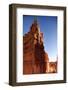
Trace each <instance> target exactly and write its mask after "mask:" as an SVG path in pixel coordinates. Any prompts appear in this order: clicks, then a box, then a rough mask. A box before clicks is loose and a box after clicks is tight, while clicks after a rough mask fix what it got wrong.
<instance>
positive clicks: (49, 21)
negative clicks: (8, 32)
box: [23, 15, 57, 58]
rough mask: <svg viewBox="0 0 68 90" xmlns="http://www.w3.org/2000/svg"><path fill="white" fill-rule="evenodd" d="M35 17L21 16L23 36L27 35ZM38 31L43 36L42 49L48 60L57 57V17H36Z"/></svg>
mask: <svg viewBox="0 0 68 90" xmlns="http://www.w3.org/2000/svg"><path fill="white" fill-rule="evenodd" d="M34 18H35V16H30V15H24V16H23V34H25V33H27V32H28V31H29V29H30V26H31V25H32V23H33V21H34ZM36 18H37V22H38V24H39V27H40V31H41V32H43V36H44V47H45V51H46V52H47V53H48V55H49V58H56V57H57V17H56V16H36Z"/></svg>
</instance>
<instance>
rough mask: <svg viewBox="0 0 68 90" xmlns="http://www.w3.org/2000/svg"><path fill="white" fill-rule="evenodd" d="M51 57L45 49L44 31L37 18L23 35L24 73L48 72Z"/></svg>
mask: <svg viewBox="0 0 68 90" xmlns="http://www.w3.org/2000/svg"><path fill="white" fill-rule="evenodd" d="M48 63H49V57H48V54H47V53H46V52H45V51H44V45H43V33H42V32H40V28H39V25H38V23H37V20H35V21H34V22H33V24H32V25H31V27H30V30H29V32H28V33H27V34H25V35H24V36H23V74H41V73H47V72H48V65H49V64H48Z"/></svg>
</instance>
